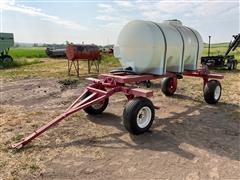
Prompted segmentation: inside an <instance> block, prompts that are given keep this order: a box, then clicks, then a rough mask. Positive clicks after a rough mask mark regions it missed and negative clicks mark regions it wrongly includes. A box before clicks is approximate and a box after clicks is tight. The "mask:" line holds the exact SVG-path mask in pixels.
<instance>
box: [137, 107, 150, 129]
mask: <svg viewBox="0 0 240 180" xmlns="http://www.w3.org/2000/svg"><path fill="white" fill-rule="evenodd" d="M151 118H152V111H151V109H150V108H149V107H147V106H145V107H142V108H141V109H140V110H139V112H138V115H137V125H138V126H139V127H140V128H145V127H147V126H148V124H149V122H150V121H151Z"/></svg>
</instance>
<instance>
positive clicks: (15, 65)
mask: <svg viewBox="0 0 240 180" xmlns="http://www.w3.org/2000/svg"><path fill="white" fill-rule="evenodd" d="M38 63H43V61H40V60H39V59H34V60H26V59H22V60H14V61H11V62H2V61H0V70H4V69H11V68H18V67H22V66H27V65H32V64H38Z"/></svg>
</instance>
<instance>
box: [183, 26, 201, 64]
mask: <svg viewBox="0 0 240 180" xmlns="http://www.w3.org/2000/svg"><path fill="white" fill-rule="evenodd" d="M184 27H186V26H184ZM186 28H188V29H189V30H190V31H192V33H193V34H194V36H195V38H196V40H197V47H198V48H197V58H196V64H195V67H196V69H197V62H198V56H199V48H200V44H199V40H198V37H197V35H196V33H195V32H194V31H193V30H192V29H191V28H189V27H186Z"/></svg>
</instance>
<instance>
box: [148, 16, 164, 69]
mask: <svg viewBox="0 0 240 180" xmlns="http://www.w3.org/2000/svg"><path fill="white" fill-rule="evenodd" d="M150 22H151V23H153V24H154V25H155V26H157V27H158V29H160V31H161V32H162V35H163V39H164V44H165V49H164V61H163V70H164V71H165V70H166V58H167V39H166V35H165V34H164V31H163V29H162V28H161V27H160V26H159V25H158V24H157V23H155V22H152V21H150Z"/></svg>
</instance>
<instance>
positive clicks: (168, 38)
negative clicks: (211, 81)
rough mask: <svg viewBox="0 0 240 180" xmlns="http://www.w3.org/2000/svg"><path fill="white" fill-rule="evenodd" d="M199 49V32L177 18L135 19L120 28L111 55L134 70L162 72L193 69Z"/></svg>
mask: <svg viewBox="0 0 240 180" xmlns="http://www.w3.org/2000/svg"><path fill="white" fill-rule="evenodd" d="M202 49H203V41H202V38H201V36H200V34H199V33H198V32H197V31H196V30H194V29H192V28H189V27H186V26H183V25H182V23H181V21H179V20H168V21H164V22H163V23H155V22H151V21H142V20H135V21H131V22H129V23H128V24H126V25H125V26H124V27H123V29H122V30H121V32H120V34H119V36H118V41H117V44H116V45H115V47H114V55H115V57H117V58H119V61H120V63H121V65H122V66H123V67H132V69H133V70H134V71H135V72H137V73H140V74H141V73H149V74H156V75H164V74H165V73H166V72H167V71H168V72H176V73H181V72H183V71H184V70H196V69H197V66H198V62H199V63H200V61H199V59H200V55H201V52H202Z"/></svg>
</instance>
